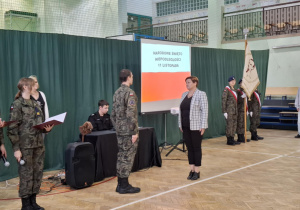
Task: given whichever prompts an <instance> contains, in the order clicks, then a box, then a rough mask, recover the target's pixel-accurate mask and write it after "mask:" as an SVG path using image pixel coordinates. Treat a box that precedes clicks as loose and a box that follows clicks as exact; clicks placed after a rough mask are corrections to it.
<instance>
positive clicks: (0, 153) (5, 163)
mask: <svg viewBox="0 0 300 210" xmlns="http://www.w3.org/2000/svg"><path fill="white" fill-rule="evenodd" d="M0 157H1V159H2V160H3V162H4V165H5V166H6V167H8V166H10V163H9V162H8V161H7V160H6V158H5V157H4V156H3V155H2V152H1V150H0Z"/></svg>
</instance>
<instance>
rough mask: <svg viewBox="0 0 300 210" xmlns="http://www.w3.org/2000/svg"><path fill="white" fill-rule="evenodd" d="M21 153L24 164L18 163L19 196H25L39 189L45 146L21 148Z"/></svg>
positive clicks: (35, 192) (36, 192) (37, 191)
mask: <svg viewBox="0 0 300 210" xmlns="http://www.w3.org/2000/svg"><path fill="white" fill-rule="evenodd" d="M21 153H22V159H23V160H24V161H25V164H24V165H22V166H21V165H20V164H19V177H20V188H19V197H21V198H27V197H28V196H31V195H32V194H38V193H39V191H40V187H41V183H42V178H43V169H44V158H45V147H38V148H33V149H21Z"/></svg>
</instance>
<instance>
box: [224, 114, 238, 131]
mask: <svg viewBox="0 0 300 210" xmlns="http://www.w3.org/2000/svg"><path fill="white" fill-rule="evenodd" d="M236 124H237V115H236V114H228V116H227V119H226V137H234V135H235V131H236Z"/></svg>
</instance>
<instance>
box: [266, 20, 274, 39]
mask: <svg viewBox="0 0 300 210" xmlns="http://www.w3.org/2000/svg"><path fill="white" fill-rule="evenodd" d="M273 26H274V24H272V23H270V24H266V25H264V30H265V35H266V36H267V34H269V35H270V36H272V35H273V32H272V28H273Z"/></svg>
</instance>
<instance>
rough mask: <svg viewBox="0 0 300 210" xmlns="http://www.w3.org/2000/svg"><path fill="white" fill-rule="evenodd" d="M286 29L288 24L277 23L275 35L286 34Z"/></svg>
mask: <svg viewBox="0 0 300 210" xmlns="http://www.w3.org/2000/svg"><path fill="white" fill-rule="evenodd" d="M286 27H287V24H285V23H277V24H276V30H275V34H276V35H278V34H279V35H280V34H281V33H286V31H287V30H286Z"/></svg>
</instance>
